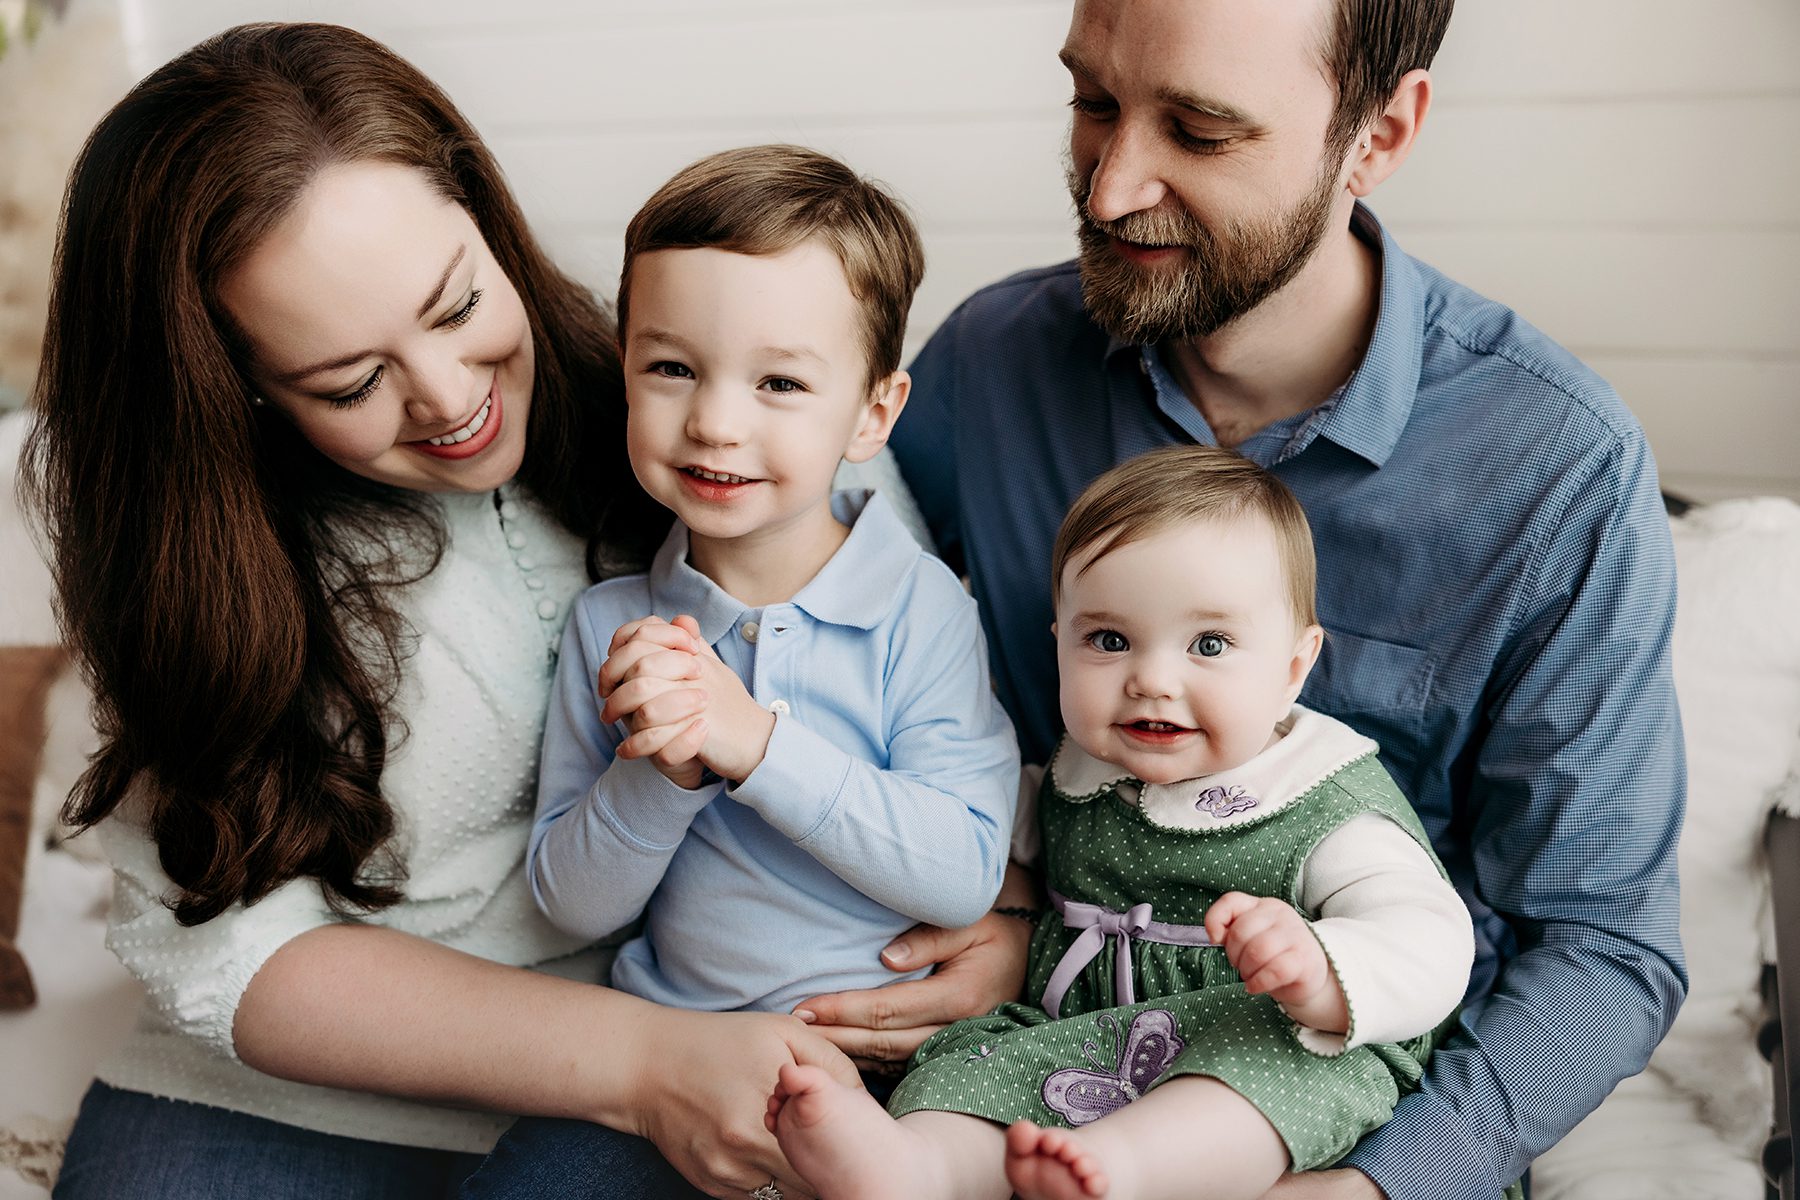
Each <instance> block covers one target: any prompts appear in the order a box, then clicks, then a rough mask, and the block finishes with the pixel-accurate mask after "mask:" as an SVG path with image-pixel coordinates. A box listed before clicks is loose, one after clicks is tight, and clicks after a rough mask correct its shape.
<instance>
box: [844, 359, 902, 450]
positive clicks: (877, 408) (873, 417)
mask: <svg viewBox="0 0 1800 1200" xmlns="http://www.w3.org/2000/svg"><path fill="white" fill-rule="evenodd" d="M911 394H912V376H911V375H908V374H907V373H906V372H905V371H895V372H894V373H893V374H892V375H889V376H888V377H887V378H886V379H884V380H882V381H881V382H880V383H877V384H876V385H875V386H874V387H873V388H871V389H870V391H869V398H868V400H867V401H865V402H864V403H863V412H862V420H860V421H858V422H857V425H856V432H855V433H853V434H851V435H850V444H849V445H848V446H845V447H844V461H845V462H853V463H859V462H868V461H869V460H870V459H871V458H874V457H875V455H876V454H878V453H880V451H881V448H882V447H883V446H885V445H887V440H888V435H889V434H891V433H893V432H894V422H895V421H898V420H899V419H900V412H901V410H902V409H904V408H905V407H906V398H907V396H909V395H911Z"/></svg>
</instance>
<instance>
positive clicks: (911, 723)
mask: <svg viewBox="0 0 1800 1200" xmlns="http://www.w3.org/2000/svg"><path fill="white" fill-rule="evenodd" d="M927 565H928V566H929V570H926V569H924V568H923V567H922V569H921V571H920V575H921V577H922V584H923V586H920V587H916V588H915V590H914V592H913V594H912V596H911V597H909V599H908V600H907V601H906V602H905V608H906V615H905V617H904V618H903V628H902V630H900V631H899V632H897V633H896V646H895V651H896V657H895V659H894V665H893V668H892V670H891V671H890V673H889V683H888V691H887V694H886V695H885V696H884V697H883V703H884V705H885V708H886V711H887V713H888V714H889V716H888V732H889V738H888V756H889V757H888V766H887V769H885V770H883V769H882V768H880V767H877V766H876V765H875V764H873V763H870V762H867V761H865V760H863V759H861V758H858V757H856V756H855V755H852V754H850V753H847V752H846V751H844V750H842V749H840V748H839V747H837V746H835V745H833V744H832V743H831V742H829V741H827V740H826V739H825V738H823V737H821V736H820V735H818V734H817V733H814V732H813V731H811V730H809V729H807V728H806V727H805V726H804V725H802V724H801V723H800V722H799V721H796V720H794V719H793V718H791V717H788V716H782V717H779V718H778V719H777V720H776V722H775V731H774V733H773V734H772V735H771V737H770V738H769V748H768V751H767V752H766V754H765V755H764V757H763V761H762V764H761V765H760V766H758V767H757V768H756V770H755V771H753V772H751V774H750V777H749V778H748V779H746V780H744V781H743V782H742V783H741V784H739V785H738V786H737V787H736V788H734V789H732V790H731V791H730V792H729V793H728V794H729V795H730V796H731V797H732V798H733V799H735V800H737V801H739V802H740V803H743V804H746V805H748V806H750V807H751V808H753V809H755V810H756V811H757V812H758V813H759V814H761V816H762V817H763V819H764V820H766V821H767V822H768V823H769V824H770V825H772V826H773V827H774V828H776V829H778V830H780V831H781V832H782V833H784V834H786V835H787V836H788V837H790V838H792V839H793V840H794V843H795V844H796V845H798V846H800V847H801V848H802V849H804V850H806V851H807V852H808V853H809V854H811V855H812V856H813V857H814V858H816V859H818V860H819V862H820V863H822V864H824V866H826V867H827V868H828V869H830V870H831V872H832V873H833V874H835V875H837V876H838V877H839V878H840V879H843V880H844V881H845V882H847V883H849V884H851V885H852V886H853V887H855V888H856V889H857V890H859V891H861V892H862V893H863V894H864V895H866V896H868V897H870V898H871V899H873V900H875V901H877V902H879V903H881V904H883V905H886V906H887V907H888V908H891V909H893V910H894V911H895V912H899V913H903V914H905V915H906V916H909V917H911V918H913V919H914V920H916V921H924V922H927V923H929V924H933V925H940V926H943V927H945V928H951V929H954V928H960V927H962V926H965V925H970V924H973V923H974V922H975V921H977V920H979V919H980V918H981V917H982V916H983V915H985V914H986V913H987V911H988V909H989V907H990V906H992V904H993V902H994V897H995V896H996V895H998V894H999V891H1000V883H1001V878H1002V875H1003V874H1004V872H1005V869H1006V860H1007V844H1008V840H1009V837H1010V835H1011V833H1012V821H1013V808H1014V806H1015V804H1016V802H1017V798H1018V786H1019V750H1018V743H1017V742H1016V741H1015V740H1014V738H1013V731H1012V724H1011V722H1010V721H1008V720H1007V718H1006V714H1005V713H1004V712H1002V711H1001V709H1000V705H999V702H998V701H997V700H996V699H995V698H994V694H993V689H992V687H991V686H990V684H989V682H988V671H987V650H986V643H985V641H984V640H983V638H982V634H981V624H980V622H979V620H978V619H977V617H976V611H975V602H974V601H973V600H971V599H970V598H969V597H968V595H967V594H966V593H964V592H963V590H962V588H961V587H960V586H958V585H957V583H956V581H955V580H954V579H953V578H952V577H951V576H950V574H949V572H948V571H945V570H943V569H942V567H941V565H940V564H937V563H935V562H933V563H930V564H927Z"/></svg>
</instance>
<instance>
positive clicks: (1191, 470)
mask: <svg viewBox="0 0 1800 1200" xmlns="http://www.w3.org/2000/svg"><path fill="white" fill-rule="evenodd" d="M1247 516H1260V517H1262V518H1264V519H1265V520H1267V521H1268V522H1269V524H1270V525H1271V526H1272V527H1273V528H1274V530H1275V545H1276V551H1277V554H1278V555H1279V557H1280V559H1281V566H1282V573H1283V574H1284V575H1285V576H1286V577H1287V585H1288V602H1289V604H1290V605H1291V606H1292V608H1293V613H1294V622H1295V627H1296V628H1298V629H1305V628H1306V627H1307V626H1309V625H1316V624H1318V611H1317V608H1316V605H1315V600H1314V590H1315V588H1316V587H1317V585H1318V567H1317V565H1316V564H1315V561H1314V558H1313V541H1312V529H1311V527H1309V526H1308V525H1307V523H1306V512H1305V510H1304V509H1302V508H1301V507H1300V501H1298V500H1296V499H1295V498H1294V493H1293V492H1291V491H1289V490H1288V488H1287V485H1286V484H1284V483H1282V482H1281V480H1279V479H1277V478H1275V476H1274V475H1272V474H1271V473H1269V472H1268V471H1265V470H1264V469H1263V468H1261V467H1259V466H1257V465H1256V464H1255V463H1253V462H1251V461H1250V460H1249V459H1247V458H1245V457H1244V456H1243V455H1241V454H1238V453H1236V452H1234V451H1231V450H1222V449H1220V448H1219V447H1217V446H1170V447H1167V448H1165V449H1162V450H1152V451H1150V452H1149V453H1147V454H1140V455H1138V456H1137V457H1136V458H1133V459H1128V460H1127V461H1125V462H1122V463H1120V464H1119V465H1118V466H1116V467H1114V468H1113V469H1112V470H1110V471H1108V472H1107V473H1106V474H1104V475H1102V476H1100V478H1098V479H1096V480H1094V482H1092V483H1090V484H1089V485H1088V486H1087V489H1086V490H1085V491H1083V492H1082V493H1081V495H1080V496H1078V497H1076V500H1075V503H1074V504H1073V505H1071V506H1070V508H1069V515H1068V516H1066V517H1064V518H1063V523H1062V528H1061V529H1059V530H1058V531H1057V533H1056V543H1055V546H1054V547H1053V548H1052V550H1051V552H1050V587H1051V589H1052V594H1053V595H1054V596H1056V597H1057V600H1058V603H1060V601H1061V595H1062V582H1063V571H1064V570H1065V569H1066V568H1067V567H1068V565H1069V563H1070V562H1072V561H1073V560H1074V559H1075V558H1077V557H1078V556H1079V555H1080V554H1081V553H1082V552H1083V551H1085V550H1087V549H1088V548H1089V547H1093V546H1097V547H1099V548H1098V549H1097V550H1096V551H1095V552H1094V553H1093V554H1092V555H1090V556H1089V558H1088V561H1086V562H1085V563H1082V564H1081V570H1080V571H1077V572H1076V574H1077V575H1080V573H1081V571H1085V570H1087V569H1088V568H1089V567H1091V566H1093V565H1094V564H1095V563H1096V562H1098V561H1099V560H1100V559H1102V558H1104V557H1105V556H1106V555H1108V554H1110V553H1111V552H1112V551H1114V550H1117V549H1118V548H1119V547H1121V546H1126V545H1130V544H1131V543H1132V542H1138V541H1142V540H1143V539H1145V538H1147V537H1149V536H1151V535H1152V534H1156V533H1161V532H1162V531H1164V530H1165V529H1169V528H1172V527H1173V526H1176V525H1187V524H1191V523H1193V522H1196V521H1230V520H1239V519H1242V518H1244V517H1247Z"/></svg>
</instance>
